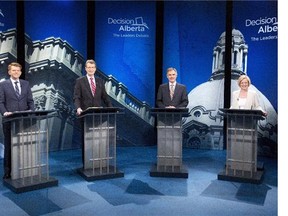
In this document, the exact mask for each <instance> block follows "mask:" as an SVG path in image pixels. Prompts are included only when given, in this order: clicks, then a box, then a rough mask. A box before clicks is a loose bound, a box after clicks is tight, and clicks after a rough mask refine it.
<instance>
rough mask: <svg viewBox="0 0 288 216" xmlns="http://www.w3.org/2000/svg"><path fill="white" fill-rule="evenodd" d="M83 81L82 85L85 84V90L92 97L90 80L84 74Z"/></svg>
mask: <svg viewBox="0 0 288 216" xmlns="http://www.w3.org/2000/svg"><path fill="white" fill-rule="evenodd" d="M84 82H85V83H84V86H85V88H86V90H87V91H88V92H89V93H90V96H91V97H93V95H92V91H91V87H90V82H89V80H88V78H87V76H85V79H84Z"/></svg>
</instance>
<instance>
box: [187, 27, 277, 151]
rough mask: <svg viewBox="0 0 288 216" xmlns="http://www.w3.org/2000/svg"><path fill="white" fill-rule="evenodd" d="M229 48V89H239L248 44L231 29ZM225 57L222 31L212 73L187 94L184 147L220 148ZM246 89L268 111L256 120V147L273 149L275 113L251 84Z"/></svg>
mask: <svg viewBox="0 0 288 216" xmlns="http://www.w3.org/2000/svg"><path fill="white" fill-rule="evenodd" d="M232 50H233V52H232V56H231V63H232V64H231V91H235V90H237V89H239V87H238V85H237V79H238V77H239V76H240V75H242V74H246V75H248V76H249V74H247V57H248V45H247V44H246V43H245V40H244V36H243V34H242V33H241V32H240V31H239V30H236V29H233V31H232ZM224 56H225V32H223V33H222V34H221V36H220V37H219V40H218V41H217V43H216V45H215V47H214V49H213V62H212V74H211V76H210V78H209V80H208V81H207V82H205V83H202V84H200V85H198V86H196V87H195V88H194V89H192V90H191V91H190V92H189V94H188V98H189V104H188V108H189V113H190V116H189V117H187V118H186V119H185V120H184V125H183V137H184V145H186V146H187V147H192V148H201V149H223V117H222V116H221V115H219V112H218V111H219V108H223V107H224V69H225V68H224V66H225V65H224V63H225V60H224ZM249 88H250V89H252V90H254V91H256V92H257V94H258V96H259V102H260V105H261V107H262V108H263V109H264V110H266V111H267V112H268V116H267V118H266V119H265V120H262V121H259V122H258V126H259V128H258V137H259V141H258V144H259V145H260V148H258V150H259V151H265V152H269V151H272V152H273V151H274V150H276V146H277V113H276V111H275V109H274V108H273V106H272V104H271V103H270V102H269V100H268V99H267V98H266V97H265V95H263V94H262V93H261V92H260V91H259V90H258V89H257V88H256V87H255V86H254V85H253V83H252V84H251V85H250V87H249ZM259 145H258V146H259ZM261 147H262V148H261ZM265 149H266V150H265Z"/></svg>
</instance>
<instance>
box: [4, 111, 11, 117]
mask: <svg viewBox="0 0 288 216" xmlns="http://www.w3.org/2000/svg"><path fill="white" fill-rule="evenodd" d="M11 114H12V112H5V113H4V114H3V115H4V116H9V115H11Z"/></svg>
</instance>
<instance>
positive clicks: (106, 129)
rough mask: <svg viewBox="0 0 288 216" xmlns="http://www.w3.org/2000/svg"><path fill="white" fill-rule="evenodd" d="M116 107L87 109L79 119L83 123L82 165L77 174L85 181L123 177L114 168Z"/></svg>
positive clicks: (118, 112)
mask: <svg viewBox="0 0 288 216" xmlns="http://www.w3.org/2000/svg"><path fill="white" fill-rule="evenodd" d="M121 113H123V109H121V108H117V107H104V108H103V107H89V108H87V109H86V110H84V111H83V112H82V114H81V116H80V117H79V118H82V120H83V121H84V123H83V124H84V131H83V132H84V150H83V151H84V164H83V168H80V169H78V170H77V171H78V173H79V174H80V175H81V176H82V177H83V178H84V179H85V180H87V181H94V180H99V179H108V178H118V177H123V176H124V173H122V172H120V171H119V170H118V169H117V166H116V116H117V115H118V114H121Z"/></svg>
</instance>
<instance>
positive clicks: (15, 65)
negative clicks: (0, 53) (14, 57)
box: [8, 62, 22, 71]
mask: <svg viewBox="0 0 288 216" xmlns="http://www.w3.org/2000/svg"><path fill="white" fill-rule="evenodd" d="M12 66H14V67H19V68H20V69H22V65H21V64H19V63H18V62H12V63H10V64H9V65H8V71H10V70H11V67H12Z"/></svg>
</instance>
